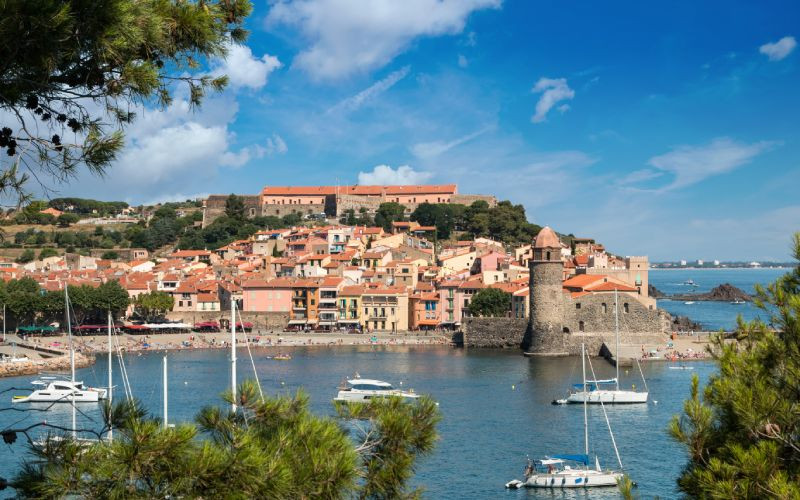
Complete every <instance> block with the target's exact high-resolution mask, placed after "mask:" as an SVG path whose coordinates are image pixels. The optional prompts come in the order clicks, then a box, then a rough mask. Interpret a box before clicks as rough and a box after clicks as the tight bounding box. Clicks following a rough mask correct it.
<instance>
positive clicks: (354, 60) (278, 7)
mask: <svg viewBox="0 0 800 500" xmlns="http://www.w3.org/2000/svg"><path fill="white" fill-rule="evenodd" d="M501 3H502V0H403V1H397V0H371V1H369V2H365V1H363V0H294V1H279V2H277V3H275V4H273V5H272V7H271V9H270V11H269V14H268V15H267V25H268V26H275V25H278V24H286V25H291V26H297V27H298V28H299V30H300V31H301V32H302V34H303V35H304V36H305V38H306V39H308V40H309V41H310V43H311V46H310V47H309V48H308V49H306V50H304V51H302V52H301V53H300V54H299V55H298V56H297V57H296V58H295V60H294V63H293V65H294V66H297V67H299V68H301V69H303V70H304V71H307V72H308V73H309V74H310V75H312V76H313V77H314V78H317V79H325V80H334V79H340V78H344V77H347V76H350V75H353V74H356V73H364V72H368V71H371V70H374V69H377V68H380V67H382V66H384V65H386V64H387V63H388V62H390V61H391V60H392V59H394V57H395V56H397V55H398V54H400V53H402V52H403V51H405V50H406V49H407V48H408V46H409V45H410V44H411V42H412V41H413V40H414V39H415V38H418V37H421V36H440V35H452V34H458V33H461V32H462V31H463V29H464V26H465V24H466V20H467V17H468V16H469V15H470V14H471V13H472V12H474V11H476V10H480V9H485V8H498V7H500V5H501Z"/></svg>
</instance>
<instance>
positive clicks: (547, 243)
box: [533, 226, 561, 248]
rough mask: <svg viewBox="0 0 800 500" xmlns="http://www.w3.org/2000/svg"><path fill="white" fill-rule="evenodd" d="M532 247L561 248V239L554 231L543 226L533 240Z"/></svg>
mask: <svg viewBox="0 0 800 500" xmlns="http://www.w3.org/2000/svg"><path fill="white" fill-rule="evenodd" d="M533 247H534V248H561V240H559V239H558V236H557V235H556V232H555V231H553V230H552V229H550V226H545V227H543V228H542V230H541V231H539V234H537V235H536V239H535V240H533Z"/></svg>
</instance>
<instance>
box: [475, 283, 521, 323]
mask: <svg viewBox="0 0 800 500" xmlns="http://www.w3.org/2000/svg"><path fill="white" fill-rule="evenodd" d="M510 310H511V294H510V293H508V292H504V291H503V290H500V289H499V288H484V289H482V290H478V292H477V293H476V294H475V295H473V296H472V300H471V301H470V302H469V313H470V315H472V316H505V315H506V314H507V313H508V312H509V311H510Z"/></svg>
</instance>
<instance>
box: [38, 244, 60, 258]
mask: <svg viewBox="0 0 800 500" xmlns="http://www.w3.org/2000/svg"><path fill="white" fill-rule="evenodd" d="M56 255H58V251H56V249H55V248H49V247H48V248H42V251H41V252H39V260H44V259H46V258H48V257H55V256H56Z"/></svg>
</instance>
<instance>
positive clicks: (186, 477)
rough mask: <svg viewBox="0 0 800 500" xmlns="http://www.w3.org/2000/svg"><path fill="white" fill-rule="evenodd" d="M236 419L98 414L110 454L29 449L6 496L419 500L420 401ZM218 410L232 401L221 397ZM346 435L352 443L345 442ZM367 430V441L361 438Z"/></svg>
mask: <svg viewBox="0 0 800 500" xmlns="http://www.w3.org/2000/svg"><path fill="white" fill-rule="evenodd" d="M236 396H237V397H236V398H235V402H236V403H237V405H238V407H237V410H236V411H235V412H232V411H230V410H229V409H228V408H227V407H226V408H225V409H222V408H220V407H218V406H215V407H206V408H203V409H202V410H201V412H200V413H199V414H198V416H197V417H196V422H197V423H196V424H191V423H185V424H179V425H178V426H176V427H175V428H167V429H165V428H164V427H163V425H162V424H161V422H159V421H158V420H157V419H155V418H153V417H151V416H149V415H147V414H146V413H145V412H143V411H142V410H141V404H137V403H136V402H122V403H118V404H117V405H116V406H115V407H114V408H113V409H111V408H110V407H109V406H106V407H105V411H104V421H105V427H104V432H105V431H106V430H107V429H108V427H109V424H111V423H113V426H114V444H113V445H109V444H108V443H105V442H102V441H101V442H97V443H95V444H92V445H90V446H82V445H80V444H78V443H76V442H74V441H72V440H71V439H69V437H67V438H66V439H65V440H62V441H58V442H56V441H51V442H50V443H49V444H48V446H46V447H44V448H43V449H35V450H33V453H34V458H33V460H30V461H28V462H25V463H24V464H23V467H22V469H21V471H20V472H19V473H18V474H17V476H16V478H15V479H14V481H13V483H12V485H13V486H14V488H16V491H17V493H18V494H19V495H20V496H21V497H23V498H61V497H65V496H66V497H79V498H363V499H390V498H416V497H418V496H419V495H420V493H421V492H420V491H419V490H412V489H410V487H409V485H408V482H409V480H410V479H411V477H412V475H413V472H414V468H415V466H416V463H417V461H418V458H419V457H421V456H424V455H426V454H428V453H430V451H431V450H432V449H433V446H434V445H435V442H436V439H437V435H436V424H437V423H438V421H439V418H440V417H439V413H438V409H437V407H436V404H435V403H434V402H433V401H432V400H431V399H430V398H427V397H424V398H420V399H419V400H418V401H416V402H413V403H405V402H402V401H401V400H399V398H395V399H387V400H377V399H376V400H373V401H372V402H371V403H370V404H369V405H353V406H350V407H344V406H339V407H337V410H338V411H339V414H340V416H341V418H344V419H346V420H343V421H341V422H339V421H337V420H336V419H333V418H330V417H318V416H315V415H313V414H311V412H310V411H309V409H308V407H309V398H308V396H307V395H305V394H304V393H302V392H299V393H297V394H296V395H294V396H279V397H276V398H268V397H261V396H260V395H259V390H258V389H257V387H256V385H255V383H253V382H252V381H246V382H245V383H243V384H242V385H241V386H240V387H239V388H238V391H237V394H236ZM224 399H225V401H226V402H228V403H230V402H232V401H234V398H232V397H231V394H230V393H227V394H225V395H224ZM349 428H352V429H353V433H355V435H354V436H353V437H354V438H357V439H358V440H357V441H355V442H354V441H353V439H351V437H350V433H349ZM362 430H363V431H366V432H362Z"/></svg>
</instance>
